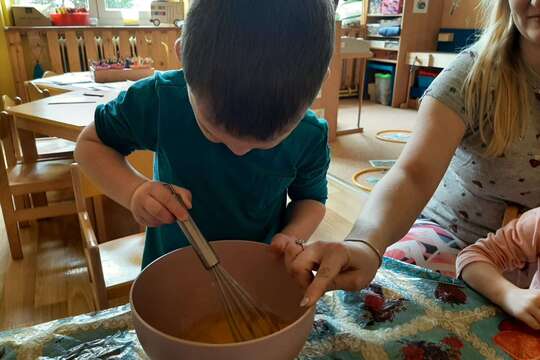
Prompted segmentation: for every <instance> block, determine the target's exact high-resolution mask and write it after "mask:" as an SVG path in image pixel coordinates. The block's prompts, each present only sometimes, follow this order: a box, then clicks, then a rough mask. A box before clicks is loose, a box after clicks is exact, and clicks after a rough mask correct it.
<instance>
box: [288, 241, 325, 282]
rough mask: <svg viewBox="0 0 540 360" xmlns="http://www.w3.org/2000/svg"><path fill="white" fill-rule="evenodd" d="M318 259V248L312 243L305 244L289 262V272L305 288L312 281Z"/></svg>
mask: <svg viewBox="0 0 540 360" xmlns="http://www.w3.org/2000/svg"><path fill="white" fill-rule="evenodd" d="M319 261H320V254H319V249H318V248H317V247H316V246H314V245H310V246H306V247H305V249H304V250H300V252H299V253H298V254H297V255H296V257H295V258H294V260H293V261H292V262H291V263H290V265H289V267H288V270H289V273H290V274H291V276H292V277H293V278H294V279H295V280H296V282H298V283H299V284H300V286H302V287H303V288H304V289H307V288H308V287H309V285H310V284H311V283H312V282H313V270H314V269H315V268H317V267H318V262H319Z"/></svg>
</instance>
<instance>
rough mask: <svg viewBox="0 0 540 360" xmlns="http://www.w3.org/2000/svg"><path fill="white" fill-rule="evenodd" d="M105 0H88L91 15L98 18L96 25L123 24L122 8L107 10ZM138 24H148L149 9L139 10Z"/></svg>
mask: <svg viewBox="0 0 540 360" xmlns="http://www.w3.org/2000/svg"><path fill="white" fill-rule="evenodd" d="M105 1H106V0H89V1H88V2H89V6H90V14H91V15H92V17H96V18H97V19H98V25H123V21H122V10H107V6H106V4H105ZM92 10H93V11H92ZM139 25H150V9H148V11H139Z"/></svg>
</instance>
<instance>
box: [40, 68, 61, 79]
mask: <svg viewBox="0 0 540 360" xmlns="http://www.w3.org/2000/svg"><path fill="white" fill-rule="evenodd" d="M56 75H58V74H57V73H55V72H54V71H51V70H47V71H45V72H44V73H43V78H48V77H51V76H56Z"/></svg>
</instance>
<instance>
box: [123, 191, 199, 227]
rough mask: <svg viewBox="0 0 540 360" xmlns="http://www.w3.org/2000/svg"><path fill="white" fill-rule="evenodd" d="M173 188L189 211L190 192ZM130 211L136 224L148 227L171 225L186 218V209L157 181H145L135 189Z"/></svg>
mask: <svg viewBox="0 0 540 360" xmlns="http://www.w3.org/2000/svg"><path fill="white" fill-rule="evenodd" d="M173 187H174V190H175V192H176V193H177V194H178V195H180V196H181V197H182V200H183V201H184V204H186V206H187V208H188V209H191V192H190V191H189V190H187V189H184V188H181V187H178V186H174V185H173ZM130 210H131V212H132V213H133V216H134V217H135V220H137V222H139V223H140V224H142V225H146V226H149V227H157V226H160V225H163V224H171V223H173V222H174V221H176V219H179V220H185V219H187V217H188V213H187V209H185V208H184V207H183V206H181V205H180V203H179V202H178V200H177V199H176V197H175V196H174V194H173V193H172V192H171V190H170V189H169V188H168V186H167V185H165V184H163V183H161V182H158V181H145V182H143V183H142V184H141V185H139V186H138V187H137V189H135V191H134V192H133V195H132V196H131V201H130Z"/></svg>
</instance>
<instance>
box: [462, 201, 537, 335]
mask: <svg viewBox="0 0 540 360" xmlns="http://www.w3.org/2000/svg"><path fill="white" fill-rule="evenodd" d="M539 259H540V208H535V209H533V210H529V211H527V212H526V213H524V214H523V215H521V217H520V218H519V219H516V220H512V221H511V222H509V223H508V224H507V225H506V226H505V227H503V228H502V229H499V230H498V231H497V232H496V233H495V234H489V235H488V236H487V238H485V239H481V240H479V241H477V242H476V243H475V244H473V245H471V246H468V247H466V248H465V249H464V250H463V251H462V252H461V253H460V254H459V256H458V258H457V262H456V267H457V274H458V275H461V277H462V278H463V280H465V281H466V282H467V283H468V284H469V285H470V286H472V287H473V288H475V289H476V290H478V291H479V292H480V293H482V294H483V295H484V296H486V297H487V298H489V299H490V300H491V301H493V302H494V303H495V304H497V305H499V306H500V307H501V308H502V309H503V310H504V311H506V312H507V313H508V314H510V315H512V316H514V317H516V318H518V319H520V320H521V321H523V322H525V323H526V324H527V325H529V326H530V327H532V328H534V329H540V269H539V267H538V265H539ZM518 269H523V270H525V271H527V272H528V273H529V275H526V274H525V277H527V278H528V281H526V284H520V285H522V286H523V285H526V286H527V287H528V289H523V288H520V287H518V286H516V285H515V284H513V283H512V282H510V281H508V280H507V279H506V278H505V277H504V276H503V273H507V272H510V271H514V270H518ZM521 273H522V272H521ZM516 280H517V282H523V281H519V279H516Z"/></svg>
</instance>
